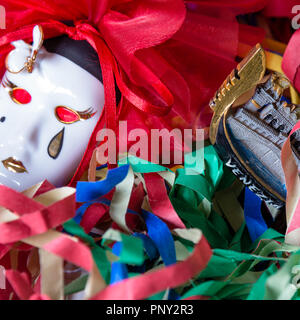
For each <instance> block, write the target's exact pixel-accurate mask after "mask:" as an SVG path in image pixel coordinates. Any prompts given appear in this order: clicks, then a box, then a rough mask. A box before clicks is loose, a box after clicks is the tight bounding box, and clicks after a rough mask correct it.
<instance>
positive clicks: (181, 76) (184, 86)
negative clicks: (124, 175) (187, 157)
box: [0, 0, 268, 182]
mask: <svg viewBox="0 0 300 320" xmlns="http://www.w3.org/2000/svg"><path fill="white" fill-rule="evenodd" d="M267 3H268V1H267V0H241V1H234V0H210V1H208V0H207V1H203V0H198V1H196V0H194V1H183V0H143V1H140V0H131V1H130V0H77V1H71V0H50V1H49V0H48V1H45V0H44V1H43V0H42V1H41V0H27V1H26V2H25V1H23V0H1V1H0V4H1V5H3V6H4V7H5V8H6V14H7V17H6V18H7V21H6V25H7V29H6V30H4V31H0V36H1V37H0V55H1V56H0V65H1V70H2V72H3V71H4V66H3V61H4V59H5V56H6V54H7V53H8V52H9V50H11V48H12V47H11V46H10V45H9V43H10V42H11V41H12V40H17V39H24V40H26V41H31V40H32V39H31V32H32V27H33V26H34V25H35V24H41V25H42V26H43V28H44V31H45V36H46V38H49V37H54V36H57V35H59V34H62V33H66V34H68V35H69V36H70V37H72V38H74V39H87V40H88V41H89V42H90V43H91V44H92V45H93V47H94V48H95V49H96V50H97V51H98V54H99V57H100V62H101V68H102V73H103V80H104V82H105V83H106V85H105V84H104V87H105V89H106V95H105V101H106V103H105V109H106V111H105V112H104V114H103V116H102V117H101V119H100V121H99V123H98V125H97V127H96V129H95V133H94V134H93V136H92V137H91V141H90V143H89V146H88V149H87V151H86V153H85V156H84V158H83V160H82V162H81V164H80V166H79V168H78V170H77V172H76V174H75V176H74V178H73V180H72V182H76V180H78V179H79V178H80V176H81V175H82V173H83V172H84V170H86V169H87V166H88V163H89V161H90V159H91V155H92V152H93V150H94V148H95V147H96V140H95V137H96V133H97V132H98V131H99V130H100V129H101V128H102V127H103V125H104V122H105V121H106V123H108V127H110V128H112V129H114V130H115V131H116V132H117V130H118V127H117V121H118V120H127V122H128V123H127V124H128V130H131V129H133V128H141V129H144V130H146V131H147V132H149V130H150V129H151V128H156V129H161V128H167V129H169V130H171V129H172V128H175V127H176V128H180V129H184V128H204V127H207V126H209V123H210V119H211V115H212V113H211V111H210V109H209V107H208V103H209V100H210V98H211V97H212V96H213V94H214V92H215V90H216V89H217V88H218V87H219V85H220V84H221V83H222V81H223V80H224V78H225V77H226V76H227V74H228V73H229V72H230V71H231V70H232V69H233V68H234V67H235V65H236V61H235V59H236V56H237V48H238V43H239V42H241V43H245V44H248V45H251V46H252V45H255V44H256V43H257V42H259V41H261V40H262V39H263V38H264V31H263V30H262V29H260V28H255V27H249V26H242V25H240V24H239V23H238V22H237V19H236V16H237V15H241V14H246V13H249V12H256V11H258V10H262V9H263V8H264V7H265V6H266V5H267ZM64 20H73V21H74V22H75V24H76V27H75V28H70V27H66V28H64V27H63V26H62V24H61V23H60V22H59V21H64ZM114 77H115V78H116V81H117V84H118V86H119V88H120V91H121V92H122V95H123V98H122V99H121V103H120V105H119V106H118V108H115V102H114V100H115V94H114V92H113V91H114V90H109V89H110V88H109V86H113V85H114V79H113V78H114ZM124 139H125V138H124ZM129 146H130V143H129Z"/></svg>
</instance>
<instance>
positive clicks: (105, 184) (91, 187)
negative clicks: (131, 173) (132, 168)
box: [76, 165, 129, 202]
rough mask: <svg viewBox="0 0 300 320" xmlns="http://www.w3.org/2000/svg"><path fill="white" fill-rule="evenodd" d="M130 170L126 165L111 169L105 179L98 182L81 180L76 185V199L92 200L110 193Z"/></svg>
mask: <svg viewBox="0 0 300 320" xmlns="http://www.w3.org/2000/svg"><path fill="white" fill-rule="evenodd" d="M128 170H129V165H124V166H121V167H118V168H115V169H112V170H109V171H108V172H107V176H106V179H105V180H101V181H97V182H85V181H79V182H78V183H77V186H76V190H77V192H76V201H77V202H86V201H91V200H94V199H97V198H99V197H101V196H103V195H105V194H107V193H109V192H110V191H111V190H112V189H113V188H114V187H115V186H116V185H118V184H119V183H121V182H122V181H123V180H124V179H125V178H126V176H127V174H128Z"/></svg>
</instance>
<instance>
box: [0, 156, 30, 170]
mask: <svg viewBox="0 0 300 320" xmlns="http://www.w3.org/2000/svg"><path fill="white" fill-rule="evenodd" d="M2 163H3V165H4V167H5V169H7V170H9V171H11V172H14V173H24V172H28V171H27V170H26V168H25V166H24V165H23V163H22V162H21V161H18V160H16V159H14V158H13V157H9V158H7V159H5V160H3V161H2Z"/></svg>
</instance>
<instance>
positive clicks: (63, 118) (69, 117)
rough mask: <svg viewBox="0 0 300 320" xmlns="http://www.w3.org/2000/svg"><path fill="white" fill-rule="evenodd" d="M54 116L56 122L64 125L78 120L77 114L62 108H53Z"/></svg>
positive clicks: (69, 109)
mask: <svg viewBox="0 0 300 320" xmlns="http://www.w3.org/2000/svg"><path fill="white" fill-rule="evenodd" d="M55 116H56V118H57V120H58V121H60V122H62V123H66V124H71V123H74V122H77V121H79V120H80V116H79V114H78V112H76V111H75V110H73V109H71V108H67V107H64V106H58V107H56V108H55Z"/></svg>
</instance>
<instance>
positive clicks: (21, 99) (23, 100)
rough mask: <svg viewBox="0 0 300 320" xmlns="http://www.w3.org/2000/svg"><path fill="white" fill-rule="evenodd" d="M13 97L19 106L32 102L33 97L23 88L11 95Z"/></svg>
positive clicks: (17, 89)
mask: <svg viewBox="0 0 300 320" xmlns="http://www.w3.org/2000/svg"><path fill="white" fill-rule="evenodd" d="M11 96H12V98H13V99H14V101H15V102H17V103H19V104H27V103H29V102H31V95H30V94H29V93H28V91H26V90H24V89H21V88H16V89H14V90H13V91H12V93H11Z"/></svg>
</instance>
